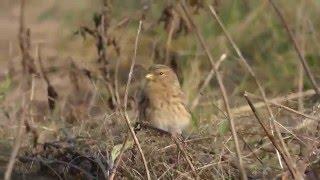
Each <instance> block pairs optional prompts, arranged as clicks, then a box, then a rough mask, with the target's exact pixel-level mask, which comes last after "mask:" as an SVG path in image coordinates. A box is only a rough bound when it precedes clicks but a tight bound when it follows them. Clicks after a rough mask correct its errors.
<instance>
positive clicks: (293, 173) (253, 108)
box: [244, 93, 303, 180]
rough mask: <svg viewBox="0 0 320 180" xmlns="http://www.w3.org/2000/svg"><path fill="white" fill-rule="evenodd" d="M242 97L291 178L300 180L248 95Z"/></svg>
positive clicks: (293, 166) (299, 175) (300, 176)
mask: <svg viewBox="0 0 320 180" xmlns="http://www.w3.org/2000/svg"><path fill="white" fill-rule="evenodd" d="M244 97H245V98H246V100H247V102H248V104H249V106H250V108H251V110H252V112H253V113H254V115H255V117H256V119H257V121H258V122H259V124H260V126H261V127H262V128H263V130H264V132H265V134H266V135H267V137H268V138H269V139H270V141H271V142H272V144H273V146H274V147H275V148H276V149H277V150H278V152H279V153H280V155H281V157H282V159H283V160H284V162H285V163H286V165H287V167H288V169H289V171H290V173H291V175H292V177H293V178H294V179H299V180H302V179H303V178H302V175H301V174H300V173H298V172H297V171H296V170H295V165H294V164H293V163H292V161H291V160H289V159H288V156H287V155H286V153H285V152H283V149H282V148H281V144H279V142H277V140H276V139H275V138H274V136H273V135H272V133H271V132H269V130H268V127H267V126H266V125H265V124H264V123H263V122H262V119H261V117H260V114H259V113H258V111H257V110H256V108H255V107H254V105H253V104H252V102H251V100H250V99H249V97H248V94H247V93H245V94H244Z"/></svg>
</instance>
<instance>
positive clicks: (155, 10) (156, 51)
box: [0, 0, 320, 177]
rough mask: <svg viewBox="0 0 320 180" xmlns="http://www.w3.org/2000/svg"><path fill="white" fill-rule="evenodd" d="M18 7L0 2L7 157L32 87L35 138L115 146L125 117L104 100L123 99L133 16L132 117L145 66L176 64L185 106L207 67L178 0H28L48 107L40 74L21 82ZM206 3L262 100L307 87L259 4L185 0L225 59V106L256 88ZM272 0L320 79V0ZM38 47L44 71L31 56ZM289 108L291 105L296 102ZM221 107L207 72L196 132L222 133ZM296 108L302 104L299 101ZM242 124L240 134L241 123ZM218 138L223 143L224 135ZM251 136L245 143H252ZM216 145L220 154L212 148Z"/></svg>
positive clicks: (0, 124)
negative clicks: (102, 39) (99, 31)
mask: <svg viewBox="0 0 320 180" xmlns="http://www.w3.org/2000/svg"><path fill="white" fill-rule="evenodd" d="M20 4H21V3H20V1H19V0H1V1H0V54H1V55H0V109H1V111H0V137H1V140H0V141H1V143H2V144H3V145H2V146H3V147H5V148H8V150H6V153H8V154H10V148H9V147H10V146H11V145H12V144H13V139H14V136H15V134H16V133H15V132H16V131H17V119H19V118H20V115H21V108H23V107H24V105H23V104H24V103H23V101H24V100H23V99H24V98H23V96H25V95H26V94H28V93H30V92H33V94H34V95H33V96H32V99H31V101H30V102H27V103H26V104H27V106H28V108H30V109H31V110H32V113H31V116H32V118H31V121H30V124H32V126H34V127H35V129H36V131H37V132H38V136H39V139H38V142H39V143H44V142H48V141H50V140H57V139H61V137H65V136H66V137H69V135H70V136H72V137H75V136H80V135H81V136H85V135H89V136H90V137H92V138H96V140H97V139H100V140H103V139H104V143H103V146H106V149H109V150H110V149H112V147H113V145H116V144H118V143H120V144H121V142H122V139H123V136H124V135H123V134H124V132H126V127H125V125H124V123H123V122H124V121H123V120H119V118H118V117H114V116H113V113H114V111H115V109H116V107H115V102H114V101H116V100H114V99H112V97H111V96H113V95H112V93H110V92H112V89H113V88H118V91H119V96H120V99H122V98H123V95H124V85H125V83H126V81H127V77H128V70H129V67H130V63H131V60H132V57H133V56H134V42H135V38H136V33H137V28H138V26H139V20H141V19H143V25H142V31H141V34H140V37H139V42H138V49H137V50H138V51H137V58H136V64H137V66H136V67H135V68H134V78H133V82H132V87H131V89H130V94H129V101H130V103H131V104H130V105H129V108H130V110H132V111H133V112H132V113H131V117H132V119H134V112H135V111H134V109H135V94H136V89H138V87H139V85H140V80H141V79H140V78H141V77H142V76H141V75H143V72H144V70H143V69H146V68H148V67H149V66H150V65H151V64H153V63H161V64H168V65H170V66H171V67H172V68H174V70H175V71H176V72H177V73H178V76H179V79H180V81H181V84H182V87H183V90H184V91H185V93H186V95H187V98H188V103H189V104H190V105H191V104H192V103H193V102H194V99H195V98H197V96H198V95H199V88H200V87H201V85H202V84H203V82H204V80H205V79H206V77H207V76H208V74H209V72H210V70H211V64H210V61H209V60H208V58H207V55H206V54H205V52H204V51H203V49H202V47H201V46H200V44H199V42H198V39H197V37H196V36H195V34H194V31H193V30H192V28H190V24H188V23H187V21H186V19H185V17H184V16H183V15H181V12H180V11H179V10H181V9H179V8H177V4H178V1H169V0H166V1H154V0H105V1H102V0H68V1H65V0H45V1H44V0H27V1H26V3H25V8H24V10H25V15H24V19H25V27H26V28H30V45H31V46H30V47H31V48H30V55H31V56H32V57H33V58H34V62H35V67H36V69H38V70H37V71H38V72H39V73H40V74H45V75H46V76H47V78H48V79H49V81H50V86H52V87H53V88H54V91H55V92H56V93H57V94H58V96H57V97H54V99H55V100H54V101H55V107H53V108H52V107H50V104H48V102H47V101H48V96H49V95H50V93H49V90H48V89H47V86H48V84H47V83H46V82H45V81H44V80H43V79H42V78H41V77H42V76H43V75H41V76H39V74H38V75H36V77H35V78H34V79H33V80H32V81H29V82H28V84H29V86H32V87H34V88H33V89H32V88H31V89H27V90H26V89H24V87H23V86H22V85H21V79H23V77H24V76H25V74H24V73H23V68H22V65H21V59H22V55H21V50H20V47H19V36H18V35H19V18H20ZM208 4H210V5H212V6H213V7H214V8H215V10H216V12H217V14H218V16H219V17H220V18H221V21H222V22H223V24H224V25H225V26H226V29H227V31H228V32H229V33H230V35H231V37H232V38H233V39H234V41H235V43H236V45H237V46H238V47H239V49H240V50H241V52H242V54H243V56H244V57H245V58H246V60H247V61H248V63H249V64H250V66H251V67H252V68H253V70H254V72H255V73H256V75H257V78H258V79H259V81H260V82H261V83H262V85H263V88H264V89H265V91H266V94H267V97H269V98H273V97H279V96H285V95H287V94H290V93H293V92H298V91H304V90H309V89H311V88H312V86H311V84H310V82H309V80H308V78H307V76H306V75H304V72H303V69H302V66H301V65H300V62H299V59H298V55H297V53H296V51H295V49H294V46H293V44H292V42H291V41H290V39H289V36H288V33H287V32H286V31H285V29H284V27H283V24H282V23H281V21H280V19H279V17H278V16H277V14H276V13H275V11H274V9H273V8H272V6H271V5H270V3H269V2H268V1H267V0H261V1H256V0H189V1H187V5H188V8H189V10H190V12H191V16H192V19H193V20H194V22H195V25H196V27H197V28H198V29H199V30H200V31H201V34H202V35H203V37H204V39H205V41H206V43H207V45H208V47H209V49H210V52H211V54H212V56H213V58H214V59H215V60H216V61H218V60H219V58H220V57H221V56H222V55H223V54H225V55H226V58H225V59H224V61H223V62H221V65H220V67H219V70H220V72H221V73H222V75H223V80H224V83H225V85H226V88H227V94H228V96H229V99H230V104H231V107H232V108H238V107H241V106H243V105H245V103H246V102H245V100H244V98H243V93H244V91H249V92H251V93H254V94H259V91H258V88H257V86H256V84H255V81H254V80H253V79H252V77H251V76H250V74H249V73H248V71H247V70H246V68H245V67H244V66H243V65H242V64H241V63H240V61H239V57H238V55H237V53H236V52H235V51H234V49H233V48H232V46H231V44H230V43H229V41H228V40H227V38H226V36H225V34H224V33H223V31H222V29H221V27H220V26H219V24H218V22H217V21H216V19H214V18H213V17H212V15H211V13H210V11H209V8H208ZM276 5H277V6H278V8H279V9H280V11H281V12H282V14H283V15H284V17H285V20H286V21H287V23H288V25H289V28H290V29H291V31H292V32H293V35H294V36H295V38H296V40H297V43H298V45H299V46H300V49H301V52H302V54H303V56H304V57H305V59H306V60H307V63H308V64H309V66H310V69H311V72H312V73H313V75H314V76H315V79H316V81H317V82H318V84H320V73H319V72H320V60H319V59H320V51H319V49H320V43H319V42H320V31H319V29H320V21H319V12H320V1H318V0H305V1H300V0H290V2H289V1H287V0H277V1H276ZM103 13H104V15H105V17H104V18H105V19H104V32H105V37H106V39H105V42H106V46H105V53H106V54H105V60H106V61H107V62H108V63H107V65H106V64H104V65H105V66H108V69H107V70H108V72H107V74H108V76H109V77H107V78H105V77H103V76H104V75H105V74H103V70H102V71H100V68H101V62H99V57H101V56H99V54H98V52H99V44H98V43H97V42H98V40H97V34H95V33H97V32H96V30H97V29H98V28H97V27H98V26H99V22H98V21H99V17H100V18H101V14H103ZM97 19H98V20H97ZM97 24H98V25H97ZM39 47H41V52H40V55H41V59H42V66H43V67H41V62H40V61H38V59H39V57H38V56H39ZM100 48H101V47H100ZM100 55H101V54H100ZM102 64H103V62H102ZM41 69H42V70H41ZM41 71H43V72H41ZM101 72H102V76H101ZM88 77H89V78H88ZM114 80H115V82H116V81H118V84H117V85H118V87H115V84H113V83H111V85H110V86H109V87H108V82H111V81H112V82H113V81H114ZM106 82H107V83H106ZM32 84H33V85H32ZM106 84H107V86H106ZM110 89H111V90H110ZM48 93H49V94H48ZM53 94H54V93H53ZM51 95H52V91H51ZM115 96H116V95H115ZM28 97H29V95H28ZM288 104H289V105H290V106H291V107H292V108H296V109H298V106H299V104H298V103H297V102H296V101H294V102H289V103H288ZM308 108H310V109H309V110H308ZM220 109H223V106H222V100H221V95H220V92H219V87H218V84H217V82H216V80H215V78H212V79H211V80H210V81H209V84H208V86H206V87H205V89H204V90H203V91H202V92H201V96H200V99H199V103H196V106H195V107H193V111H194V114H195V116H196V117H197V121H198V122H200V125H199V127H198V130H196V132H198V133H200V134H206V133H210V132H216V131H218V132H223V134H224V133H225V131H228V125H226V122H227V121H226V119H225V117H224V115H223V113H221V112H220V111H221V110H220ZM299 110H302V109H301V107H299ZM279 112H280V111H278V113H279ZM305 112H311V106H306V110H305ZM279 117H282V119H281V120H283V122H285V123H286V124H287V125H289V126H292V125H293V124H296V123H298V122H300V120H301V119H298V120H297V121H290V120H292V116H286V115H283V116H282V115H279ZM28 118H29V116H28ZM106 119H107V121H106ZM109 119H111V120H110V121H109ZM120 119H121V118H120ZM133 121H134V120H133ZM101 123H104V124H103V125H104V126H101ZM237 123H239V121H238V122H237ZM118 124H120V125H118ZM110 127H116V128H112V129H111V128H110ZM61 129H62V130H63V132H62V130H61ZM240 129H244V130H245V129H246V127H245V126H244V127H240ZM8 130H9V131H8ZM61 134H62V135H61ZM66 134H67V135H66ZM101 134H102V135H101ZM29 136H30V137H29ZM29 136H28V138H30V139H28V141H26V142H24V146H23V147H25V148H26V149H28V148H30V144H31V141H32V140H31V139H32V138H31V137H32V135H29ZM2 137H3V138H2ZM106 137H109V139H108V138H106ZM220 138H222V139H224V140H225V138H226V137H220ZM105 139H107V140H106V141H105ZM142 139H143V138H142ZM143 140H144V139H143ZM143 140H142V141H143ZM257 141H258V140H257V139H255V138H253V139H252V143H253V144H254V142H257ZM99 142H100V141H99ZM110 144H111V145H110ZM100 145H101V144H100ZM214 151H215V152H216V153H219V152H220V151H219V149H216V148H215V150H214ZM147 152H148V151H147ZM150 153H151V152H150ZM147 154H149V153H147ZM149 155H150V154H149ZM4 156H6V155H4ZM268 158H270V159H272V157H268ZM268 158H267V159H268ZM4 159H5V158H4ZM6 161H7V159H5V160H3V162H6ZM266 161H267V160H266ZM272 162H273V164H276V162H277V161H276V158H274V157H273V159H272ZM254 168H256V167H254ZM141 169H143V166H141ZM258 169H259V168H258ZM257 172H259V170H257ZM231 174H232V173H231ZM204 177H216V176H204Z"/></svg>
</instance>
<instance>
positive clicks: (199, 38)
mask: <svg viewBox="0 0 320 180" xmlns="http://www.w3.org/2000/svg"><path fill="white" fill-rule="evenodd" d="M180 5H181V7H182V10H183V12H184V13H185V15H186V17H187V19H188V21H189V22H190V24H191V27H192V29H193V31H194V33H195V34H196V36H197V38H198V40H199V42H200V44H201V46H202V48H203V49H204V51H205V53H206V55H207V57H208V59H209V61H210V63H211V65H212V69H213V70H214V71H215V74H216V79H217V81H218V84H219V87H220V91H221V94H222V97H223V102H224V106H225V110H226V112H227V115H228V120H229V123H230V127H231V128H230V129H231V133H232V137H233V140H234V144H235V148H236V154H237V157H238V161H239V167H240V173H241V177H242V179H243V180H246V179H248V178H247V174H246V172H245V168H244V166H243V162H242V158H241V151H240V146H239V141H238V137H237V131H236V128H235V124H234V120H233V117H232V115H231V111H230V105H229V100H228V96H227V93H226V89H225V86H224V84H223V80H222V76H221V74H220V72H219V71H218V70H217V69H216V65H215V62H214V60H213V58H212V55H211V53H210V50H209V48H208V46H207V44H206V42H205V40H204V38H203V36H202V34H201V32H200V30H199V29H198V28H197V26H196V25H195V23H194V21H193V19H192V18H191V15H190V12H189V10H188V9H187V7H186V5H185V1H182V3H181V4H180Z"/></svg>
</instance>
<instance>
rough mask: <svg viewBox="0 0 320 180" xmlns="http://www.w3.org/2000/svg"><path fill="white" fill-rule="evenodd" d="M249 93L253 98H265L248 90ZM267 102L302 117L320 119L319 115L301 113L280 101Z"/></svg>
mask: <svg viewBox="0 0 320 180" xmlns="http://www.w3.org/2000/svg"><path fill="white" fill-rule="evenodd" d="M247 95H248V96H250V97H252V98H255V99H259V100H263V99H262V97H259V96H256V95H254V94H251V93H248V92H247ZM267 103H268V104H271V105H274V106H277V107H279V108H282V109H284V110H286V111H289V112H292V113H295V114H297V115H299V116H302V117H304V118H307V119H311V120H314V121H320V119H319V118H317V117H314V116H311V115H308V114H304V113H301V112H299V111H296V110H294V109H292V108H289V107H287V106H284V105H282V104H279V103H277V102H274V101H267Z"/></svg>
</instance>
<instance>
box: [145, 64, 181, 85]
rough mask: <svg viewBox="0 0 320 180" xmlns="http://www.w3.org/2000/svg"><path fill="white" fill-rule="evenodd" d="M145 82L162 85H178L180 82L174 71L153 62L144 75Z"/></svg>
mask: <svg viewBox="0 0 320 180" xmlns="http://www.w3.org/2000/svg"><path fill="white" fill-rule="evenodd" d="M145 78H146V80H147V84H150V85H151V84H152V85H153V86H162V87H166V88H169V87H179V88H180V84H179V81H178V77H177V75H176V73H175V72H174V71H173V70H172V69H171V68H170V67H168V66H165V65H161V64H155V65H152V66H151V67H150V68H149V70H148V73H147V74H146V76H145Z"/></svg>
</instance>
